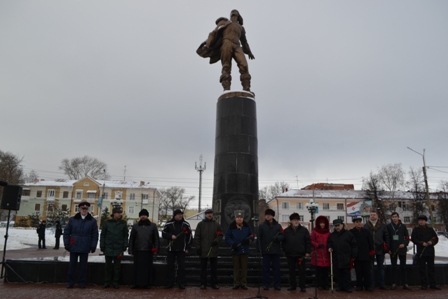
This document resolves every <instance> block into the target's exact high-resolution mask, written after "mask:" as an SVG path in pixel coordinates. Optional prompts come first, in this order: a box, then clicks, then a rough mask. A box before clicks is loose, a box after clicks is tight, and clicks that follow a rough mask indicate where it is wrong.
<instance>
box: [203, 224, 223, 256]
mask: <svg viewBox="0 0 448 299" xmlns="http://www.w3.org/2000/svg"><path fill="white" fill-rule="evenodd" d="M219 236H222V232H221V231H220V230H218V231H217V232H216V238H215V240H213V242H218V238H219ZM212 248H213V246H210V249H209V250H208V253H207V257H209V256H210V253H211V252H212Z"/></svg>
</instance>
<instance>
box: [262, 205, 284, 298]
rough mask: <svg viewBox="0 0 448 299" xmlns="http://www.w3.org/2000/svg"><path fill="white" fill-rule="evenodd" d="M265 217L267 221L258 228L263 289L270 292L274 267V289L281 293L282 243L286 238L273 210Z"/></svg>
mask: <svg viewBox="0 0 448 299" xmlns="http://www.w3.org/2000/svg"><path fill="white" fill-rule="evenodd" d="M264 215H265V216H264V218H265V221H264V222H263V223H262V224H260V226H259V227H258V238H259V240H260V247H261V253H262V255H263V271H262V272H263V287H264V289H265V290H269V285H270V276H271V267H272V275H273V277H274V289H275V290H277V291H280V283H281V274H280V255H281V254H282V248H281V246H280V243H281V242H282V241H283V240H284V238H285V236H284V235H283V228H282V226H281V225H280V223H278V222H277V220H275V219H274V216H275V212H274V211H273V210H272V209H267V210H266V211H265V212H264Z"/></svg>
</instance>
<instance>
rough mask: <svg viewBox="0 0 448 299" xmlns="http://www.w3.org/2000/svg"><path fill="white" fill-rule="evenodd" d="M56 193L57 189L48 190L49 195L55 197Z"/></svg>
mask: <svg viewBox="0 0 448 299" xmlns="http://www.w3.org/2000/svg"><path fill="white" fill-rule="evenodd" d="M55 195H56V190H53V189H50V190H48V191H47V197H54V196H55Z"/></svg>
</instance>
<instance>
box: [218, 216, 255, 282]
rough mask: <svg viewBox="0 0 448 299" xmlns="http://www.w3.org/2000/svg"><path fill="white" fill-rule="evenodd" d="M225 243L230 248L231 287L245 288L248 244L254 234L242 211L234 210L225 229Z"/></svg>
mask: <svg viewBox="0 0 448 299" xmlns="http://www.w3.org/2000/svg"><path fill="white" fill-rule="evenodd" d="M225 240H226V243H227V244H228V245H229V246H230V249H231V250H232V261H233V289H234V290H237V289H239V288H242V289H243V290H248V288H247V262H248V259H249V244H250V243H251V242H252V241H253V240H254V234H253V233H252V229H251V228H250V226H249V224H247V222H246V221H244V211H243V210H236V211H235V220H233V221H232V222H231V223H230V224H229V227H228V228H227V231H226V238H225Z"/></svg>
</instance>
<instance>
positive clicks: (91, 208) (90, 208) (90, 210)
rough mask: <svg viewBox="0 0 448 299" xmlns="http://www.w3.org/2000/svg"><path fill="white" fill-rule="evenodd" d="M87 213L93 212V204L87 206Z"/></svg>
mask: <svg viewBox="0 0 448 299" xmlns="http://www.w3.org/2000/svg"><path fill="white" fill-rule="evenodd" d="M89 213H93V205H91V206H90V207H89Z"/></svg>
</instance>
